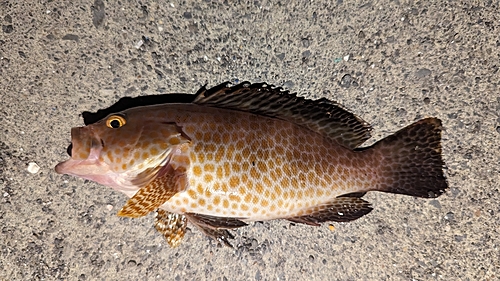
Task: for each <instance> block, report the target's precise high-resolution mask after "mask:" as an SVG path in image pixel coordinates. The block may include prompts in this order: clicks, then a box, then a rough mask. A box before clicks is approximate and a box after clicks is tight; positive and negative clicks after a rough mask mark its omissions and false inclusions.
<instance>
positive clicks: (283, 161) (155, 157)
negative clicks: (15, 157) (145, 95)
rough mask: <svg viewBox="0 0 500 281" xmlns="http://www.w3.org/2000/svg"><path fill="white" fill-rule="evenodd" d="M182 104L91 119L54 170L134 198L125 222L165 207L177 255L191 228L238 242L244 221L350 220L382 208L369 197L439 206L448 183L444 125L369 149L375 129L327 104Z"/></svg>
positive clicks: (234, 93) (261, 91)
mask: <svg viewBox="0 0 500 281" xmlns="http://www.w3.org/2000/svg"><path fill="white" fill-rule="evenodd" d="M184 98H185V100H188V101H189V102H184V103H164V104H156V105H155V104H148V105H144V106H136V107H132V108H128V109H125V110H123V111H119V112H114V113H111V114H110V115H108V116H107V117H105V118H103V119H101V120H100V121H97V122H94V123H91V122H90V123H89V122H88V119H86V120H85V122H86V123H89V124H88V125H87V126H85V127H77V128H73V129H72V130H71V136H72V140H71V145H70V146H69V147H68V150H67V151H68V153H69V154H70V156H71V159H69V160H67V161H64V162H61V163H59V164H58V165H57V166H56V171H57V172H58V173H63V174H70V175H75V176H79V177H82V178H85V179H89V180H93V181H96V182H98V183H101V184H103V185H106V186H109V187H112V188H114V189H116V190H118V191H121V192H123V193H125V194H126V195H127V196H128V197H130V199H129V200H128V201H127V203H126V204H125V205H124V206H123V207H122V209H121V210H120V211H119V212H118V215H119V216H125V217H131V218H138V217H142V216H145V215H147V214H148V213H150V212H153V211H155V210H156V211H157V212H156V214H157V215H156V218H155V224H154V225H155V228H156V229H157V230H158V231H159V232H160V233H162V234H163V235H164V236H165V238H166V240H167V242H168V244H169V245H170V246H172V247H175V246H177V245H179V244H180V241H181V239H182V237H183V236H184V234H185V231H186V224H187V223H188V222H190V223H192V224H193V225H195V226H196V227H197V228H198V229H199V230H201V231H202V232H203V233H205V234H206V235H208V236H211V237H213V238H216V239H217V240H218V241H220V242H222V243H224V244H225V245H230V243H229V242H228V239H230V238H231V237H232V235H231V233H230V232H228V229H233V228H238V227H242V226H245V225H246V222H251V221H262V220H272V219H287V220H290V221H293V222H297V223H304V224H308V225H314V226H317V225H320V224H321V223H323V222H327V221H334V222H347V221H352V220H355V219H358V218H360V217H362V216H364V215H366V214H368V213H369V212H370V211H371V210H372V208H371V206H370V204H369V203H368V202H367V201H365V200H363V199H362V198H361V197H362V196H363V195H364V194H365V193H366V192H369V191H382V192H389V193H397V194H404V195H410V196H416V197H422V198H434V197H437V196H439V195H441V194H443V193H444V192H445V190H446V189H447V187H448V185H447V182H446V178H445V177H444V174H443V166H444V162H443V160H442V158H441V144H440V141H441V122H440V120H439V119H437V118H426V119H422V120H420V121H417V122H415V123H413V124H411V125H409V126H407V127H406V128H403V129H401V130H400V131H398V132H396V133H394V134H393V135H390V136H388V137H386V138H385V139H382V140H380V141H378V142H376V143H375V144H373V145H372V146H369V147H359V146H360V145H361V144H362V143H363V142H364V141H365V140H366V139H368V138H369V137H370V130H371V128H370V126H369V125H368V124H367V123H366V122H365V121H363V120H362V119H361V118H359V117H357V116H355V115H354V114H352V113H350V112H348V111H346V110H344V109H343V108H341V107H340V106H339V105H338V104H336V103H335V102H332V101H329V100H327V99H320V100H316V101H313V100H308V99H305V98H302V97H297V96H296V95H294V94H290V93H288V92H286V91H282V90H281V89H280V88H274V87H272V86H269V85H267V84H263V83H262V84H250V83H247V82H244V83H241V84H239V85H236V86H228V85H227V83H224V84H221V85H219V86H216V87H214V88H212V89H208V90H207V89H206V88H204V87H203V88H202V89H200V91H198V93H197V94H196V95H195V96H194V98H193V99H186V97H184ZM85 115H86V116H87V117H88V116H89V115H88V114H85Z"/></svg>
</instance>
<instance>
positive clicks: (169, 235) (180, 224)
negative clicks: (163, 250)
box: [154, 209, 187, 248]
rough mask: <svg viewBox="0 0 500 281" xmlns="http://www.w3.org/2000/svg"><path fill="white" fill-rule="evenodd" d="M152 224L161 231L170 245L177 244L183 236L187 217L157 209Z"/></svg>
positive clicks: (174, 245) (175, 245) (173, 246)
mask: <svg viewBox="0 0 500 281" xmlns="http://www.w3.org/2000/svg"><path fill="white" fill-rule="evenodd" d="M154 226H155V228H156V230H157V231H158V232H159V233H161V234H162V235H163V236H164V237H165V239H166V240H167V243H168V245H169V246H170V247H172V248H175V247H177V246H179V244H180V243H181V242H182V238H184V234H185V233H186V227H187V219H186V217H185V216H184V215H181V214H175V213H171V212H167V211H165V210H161V209H159V210H158V211H157V214H156V217H155V223H154Z"/></svg>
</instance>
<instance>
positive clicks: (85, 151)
mask: <svg viewBox="0 0 500 281" xmlns="http://www.w3.org/2000/svg"><path fill="white" fill-rule="evenodd" d="M101 146H102V141H101V140H100V139H99V138H97V137H96V136H94V134H93V133H92V130H91V129H90V128H89V127H88V126H87V127H75V128H72V129H71V144H70V145H69V146H68V148H67V150H66V152H67V153H68V154H69V156H71V158H72V159H75V160H85V159H87V158H88V157H89V155H90V152H91V150H92V149H93V148H94V149H95V148H100V147H101Z"/></svg>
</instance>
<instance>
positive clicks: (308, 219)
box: [287, 197, 372, 226]
mask: <svg viewBox="0 0 500 281" xmlns="http://www.w3.org/2000/svg"><path fill="white" fill-rule="evenodd" d="M371 210H372V207H371V206H370V203H369V202H367V201H365V200H363V199H361V198H358V197H337V198H335V199H334V200H333V201H331V202H329V203H327V204H323V205H319V206H316V207H313V208H311V209H310V210H307V211H306V212H305V215H302V216H297V217H291V218H287V220H289V221H293V222H298V223H304V224H308V225H314V226H319V225H320V224H321V223H323V222H327V221H335V222H348V221H353V220H355V219H359V218H360V217H362V216H364V215H366V214H368V213H369V212H371Z"/></svg>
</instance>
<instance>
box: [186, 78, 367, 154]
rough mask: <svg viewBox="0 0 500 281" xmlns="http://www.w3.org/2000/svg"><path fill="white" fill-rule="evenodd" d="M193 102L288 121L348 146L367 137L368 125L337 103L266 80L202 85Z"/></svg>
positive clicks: (354, 146)
mask: <svg viewBox="0 0 500 281" xmlns="http://www.w3.org/2000/svg"><path fill="white" fill-rule="evenodd" d="M193 103H195V104H198V105H206V106H211V107H219V108H227V109H233V110H239V111H245V112H250V113H254V114H258V115H264V116H268V117H274V118H278V119H281V120H286V121H290V122H293V123H295V124H298V125H300V126H303V127H305V128H308V129H309V130H311V131H314V132H318V133H320V134H322V135H324V136H326V137H328V138H330V139H332V140H333V141H335V142H337V143H338V144H340V145H342V146H344V147H347V148H350V149H354V148H356V147H358V146H359V145H360V144H362V143H363V142H364V141H365V140H367V139H369V138H370V130H371V127H370V125H369V124H368V123H366V122H365V121H363V120H362V119H361V118H359V117H357V116H356V115H354V114H352V113H350V112H348V111H347V110H345V109H343V108H341V107H340V105H339V104H337V103H335V102H333V101H330V100H328V99H325V98H322V99H319V100H309V99H305V98H303V97H298V96H297V95H296V94H291V93H290V92H289V91H284V90H283V89H282V88H280V87H274V86H271V85H268V84H266V83H257V84H251V83H249V82H242V83H240V84H238V85H235V86H231V84H230V83H229V82H226V83H222V84H220V85H218V86H215V87H213V88H211V89H208V90H207V89H206V88H205V87H202V88H201V89H200V90H199V91H198V92H197V93H196V98H195V99H194V101H193Z"/></svg>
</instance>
